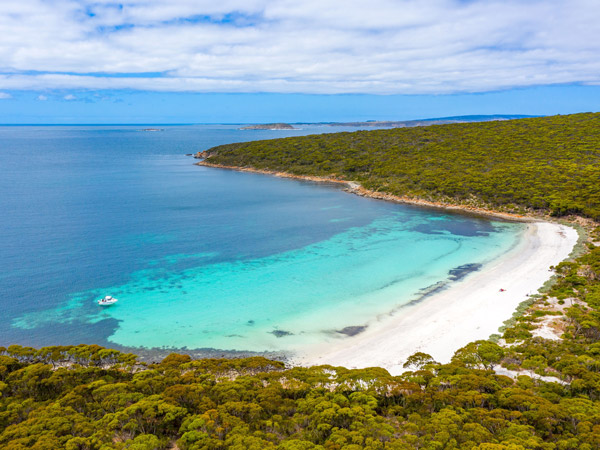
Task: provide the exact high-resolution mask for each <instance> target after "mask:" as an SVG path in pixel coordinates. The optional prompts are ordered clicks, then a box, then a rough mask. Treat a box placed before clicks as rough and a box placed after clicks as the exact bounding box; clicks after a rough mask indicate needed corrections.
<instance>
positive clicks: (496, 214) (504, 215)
mask: <svg viewBox="0 0 600 450" xmlns="http://www.w3.org/2000/svg"><path fill="white" fill-rule="evenodd" d="M195 164H196V165H197V166H204V167H211V168H215V169H225V170H233V171H236V172H249V173H258V174H262V175H271V176H275V177H279V178H291V179H294V180H304V181H314V182H317V183H336V184H340V185H344V186H346V190H347V191H348V192H350V193H352V194H355V195H359V196H361V197H367V198H372V199H376V200H384V201H388V202H394V203H403V204H407V205H415V206H422V207H426V208H435V209H443V210H448V211H455V212H459V213H467V214H473V215H477V216H485V217H493V218H497V219H503V220H510V221H518V222H536V221H538V220H539V219H537V218H535V217H530V216H526V215H522V214H515V213H508V212H500V211H494V210H492V209H486V208H480V207H476V206H470V205H462V204H460V205H457V204H451V203H443V202H433V201H429V200H423V199H419V198H412V197H404V196H399V195H392V194H386V193H384V192H378V191H373V190H370V189H365V188H364V187H362V186H361V185H360V184H359V183H356V182H354V181H347V180H340V179H337V178H332V177H320V176H315V175H294V174H291V173H288V172H281V171H277V170H266V169H254V168H251V167H240V166H226V165H223V164H214V163H211V162H207V161H206V160H202V161H199V162H197V163H195Z"/></svg>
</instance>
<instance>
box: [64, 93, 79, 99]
mask: <svg viewBox="0 0 600 450" xmlns="http://www.w3.org/2000/svg"><path fill="white" fill-rule="evenodd" d="M63 98H64V99H65V100H75V99H76V98H77V97H75V96H74V95H73V94H68V95H65V96H64V97H63Z"/></svg>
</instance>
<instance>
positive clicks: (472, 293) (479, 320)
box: [293, 222, 578, 375]
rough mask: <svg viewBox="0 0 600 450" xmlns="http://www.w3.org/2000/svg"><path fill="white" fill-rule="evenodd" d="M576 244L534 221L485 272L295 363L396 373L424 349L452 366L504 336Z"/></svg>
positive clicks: (559, 228) (565, 231) (573, 234)
mask: <svg viewBox="0 0 600 450" xmlns="http://www.w3.org/2000/svg"><path fill="white" fill-rule="evenodd" d="M577 239H578V235H577V231H576V230H575V229H573V228H571V227H568V226H564V225H558V224H554V223H548V222H535V223H529V224H527V229H526V231H525V232H524V235H523V239H522V240H521V242H520V243H519V244H518V245H517V246H516V247H515V248H513V249H512V250H510V251H509V252H508V253H506V254H505V255H504V256H503V257H501V258H499V259H498V260H496V261H494V262H491V263H490V264H488V265H486V266H485V267H483V268H482V269H481V270H480V271H478V272H475V273H473V274H470V275H469V276H467V277H466V278H465V279H464V280H462V281H460V282H457V283H455V284H453V285H452V286H451V287H450V288H448V289H446V290H444V291H441V292H439V293H437V294H435V295H432V296H431V297H429V298H426V299H425V300H423V301H422V302H421V303H419V304H417V305H413V306H409V307H406V308H402V309H401V310H399V311H398V312H397V313H396V314H394V315H392V316H389V317H386V318H384V319H380V320H379V321H377V322H374V323H370V324H369V327H368V328H367V330H366V331H365V332H363V333H361V334H359V335H356V336H353V337H344V338H337V339H335V340H333V341H329V342H324V343H322V344H319V345H317V346H314V347H311V348H309V349H306V350H305V351H303V352H302V353H301V354H299V355H298V356H297V357H296V358H295V359H294V360H293V362H294V363H295V364H298V365H320V364H331V365H334V366H345V367H348V368H363V367H372V366H378V367H384V368H386V369H387V370H388V371H389V372H390V373H391V374H394V375H396V374H400V373H402V372H404V371H405V370H406V369H404V368H403V367H402V365H403V364H404V362H405V361H406V358H407V357H408V356H410V355H412V354H413V353H415V352H417V351H421V352H425V353H429V354H430V355H432V356H433V357H434V359H436V360H437V361H439V362H448V361H449V360H450V359H451V358H452V355H453V354H454V352H455V351H456V350H458V349H459V348H461V347H462V346H464V345H466V344H468V343H469V342H472V341H475V340H477V339H487V338H488V337H489V336H490V335H491V334H494V333H497V332H498V328H499V327H500V326H502V324H503V322H504V321H505V320H507V319H509V318H510V317H511V316H512V314H513V312H514V311H515V309H516V308H517V306H518V305H519V304H520V303H521V302H523V301H524V300H526V299H527V296H528V295H529V294H534V293H536V292H537V290H538V289H539V288H540V287H541V286H542V285H543V284H544V283H545V282H546V281H547V280H548V279H549V278H550V277H551V276H552V275H553V272H551V271H550V270H549V267H550V266H554V265H557V264H558V263H559V262H561V261H562V260H564V259H565V258H567V257H568V255H569V254H570V253H571V251H572V249H573V246H574V245H575V244H576V243H577ZM501 288H502V289H505V291H504V292H501V291H500V289H501Z"/></svg>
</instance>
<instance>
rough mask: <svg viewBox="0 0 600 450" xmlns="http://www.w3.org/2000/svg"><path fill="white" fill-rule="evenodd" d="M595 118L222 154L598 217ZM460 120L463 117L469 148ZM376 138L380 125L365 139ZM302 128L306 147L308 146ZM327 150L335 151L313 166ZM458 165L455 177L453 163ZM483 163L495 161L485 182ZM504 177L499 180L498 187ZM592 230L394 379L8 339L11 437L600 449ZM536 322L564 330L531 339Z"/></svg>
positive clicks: (222, 445) (2, 390)
mask: <svg viewBox="0 0 600 450" xmlns="http://www.w3.org/2000/svg"><path fill="white" fill-rule="evenodd" d="M599 121H600V116H598V115H591V114H585V115H575V116H569V117H555V118H547V119H527V120H525V121H514V122H500V123H484V124H473V125H471V124H467V125H456V126H455V125H453V126H451V127H446V126H441V127H430V128H426V129H410V130H386V131H377V132H368V133H362V132H361V133H358V134H342V135H335V136H318V137H307V138H294V139H289V140H287V139H284V140H275V141H269V142H262V143H253V144H236V145H233V146H224V147H220V148H219V154H218V156H213V157H211V160H213V159H214V160H215V162H219V163H228V164H235V165H252V166H254V167H262V168H269V169H276V170H278V169H284V168H285V169H289V170H291V171H293V172H295V173H305V174H306V173H311V174H319V175H320V174H330V173H332V172H335V173H337V174H338V175H343V176H345V177H348V178H351V179H357V180H359V181H361V182H362V183H364V184H365V185H367V186H371V187H377V186H379V187H381V188H384V187H385V188H386V189H390V190H392V191H393V192H395V193H399V194H406V193H410V194H412V195H417V194H419V193H421V194H422V195H426V194H427V195H428V192H432V195H436V196H437V195H444V196H450V195H455V196H457V198H465V199H466V198H467V197H468V195H469V194H468V193H469V192H470V191H469V190H468V189H475V188H472V187H469V188H466V187H465V189H466V190H465V191H464V193H460V194H458V193H456V191H453V189H457V186H458V185H459V182H460V181H461V179H462V181H463V183H464V185H465V186H478V187H479V190H476V189H475V190H474V191H473V192H474V193H475V194H476V195H477V196H478V197H479V198H480V199H483V200H485V201H486V202H492V200H493V201H494V202H496V203H494V204H502V205H521V206H529V205H534V206H536V207H539V208H546V207H547V208H550V209H551V210H552V211H553V212H554V213H555V214H563V213H565V212H567V211H575V210H576V211H578V212H580V213H581V214H586V215H588V216H591V217H598V202H597V198H598V197H597V195H598V188H599V184H598V182H597V180H598V173H597V170H593V169H594V167H593V164H594V163H596V162H597V159H598V147H597V142H598V140H597V136H598V125H599ZM536 124H537V125H536ZM454 127H460V129H462V130H464V131H465V133H464V136H463V137H462V139H464V145H462V144H461V145H462V147H461V146H460V145H459V143H460V142H461V139H460V138H459V136H458V134H457V133H456V132H455V130H456V129H455V128H454ZM540 129H543V130H545V131H544V132H541V131H540ZM500 130H504V132H502V133H500ZM525 130H529V131H528V132H526V131H525ZM552 130H553V131H552ZM461 136H462V135H461ZM508 136H514V137H515V138H516V137H519V139H520V142H521V144H522V145H521V146H519V145H516V144H515V143H514V142H511V139H512V138H510V139H509V137H508ZM372 137H373V138H377V139H379V138H380V140H377V139H375V142H376V143H378V144H377V145H376V147H375V149H374V150H373V151H372V152H368V142H367V139H371V138H372ZM561 140H562V141H564V142H563V143H562V144H559V142H561ZM526 141H528V144H527V145H525V142H526ZM334 142H339V144H336V146H334V145H333V143H334ZM393 142H395V143H396V144H394V145H392V143H393ZM409 142H412V144H410V145H409ZM451 142H452V143H453V144H451ZM282 143H283V144H282ZM302 143H311V145H312V147H310V148H311V150H310V151H308V150H307V151H303V150H302V148H301V147H297V146H298V145H300V144H302ZM351 143H352V145H350V144H351ZM594 143H596V144H594ZM384 144H385V145H384ZM504 144H505V147H506V150H504V151H502V148H504V147H503V145H504ZM302 145H303V144H302ZM338 145H339V146H338ZM307 148H308V147H307ZM261 149H262V150H261ZM281 149H287V150H285V151H284V150H281ZM434 149H437V150H435V151H434ZM299 155H303V156H302V157H300V156H299ZM317 155H322V157H325V156H327V157H328V159H327V160H324V161H323V162H322V163H319V164H316V163H315V164H313V162H314V161H315V160H316V161H319V159H318V158H316V156H317ZM352 155H354V156H352ZM398 155H400V156H398ZM568 155H571V156H570V157H569V156H568ZM386 156H387V157H386ZM305 157H306V158H307V159H304V158H305ZM315 158H316V159H315ZM319 158H321V157H319ZM438 159H441V160H443V161H444V162H443V163H442V162H440V161H438ZM284 161H289V162H290V164H292V161H293V165H291V166H289V167H288V166H285V164H284ZM311 161H313V162H311ZM325 161H329V163H328V164H325ZM351 161H353V162H351ZM304 162H306V163H304ZM279 164H281V166H279ZM419 164H420V165H421V169H420V170H421V172H420V177H423V176H425V174H428V175H431V174H438V175H437V177H434V178H435V179H433V180H427V179H423V178H419V177H416V178H414V179H413V178H412V177H415V176H416V175H415V174H416V173H417V171H418V167H419ZM445 165H446V166H445ZM459 166H460V167H462V170H461V172H460V173H461V174H462V177H461V176H459V175H455V171H454V170H448V168H449V167H459ZM445 167H446V168H445ZM334 168H335V170H334ZM486 170H487V171H486ZM394 173H396V174H398V180H395V178H394V175H393V174H394ZM481 173H484V174H489V175H486V176H485V177H484V178H483V181H481V183H479V184H477V182H476V178H477V176H479V175H477V174H481ZM501 173H503V174H504V175H503V176H502V177H501V176H500V174H501ZM402 174H403V175H402ZM448 174H450V175H448ZM425 178H426V177H425ZM500 179H504V183H502V184H499V185H498V186H497V187H498V189H499V192H500V194H498V195H497V196H496V197H489V198H488V195H491V194H492V192H493V190H490V189H491V187H492V186H493V183H492V181H493V180H500ZM524 180H526V181H524ZM368 183H371V184H370V185H369V184H368ZM378 183H380V184H378ZM385 183H389V184H385ZM429 183H431V184H429ZM428 186H430V188H428ZM565 186H570V188H569V189H571V190H565ZM428 189H429V190H428ZM522 189H528V190H527V191H526V192H524V191H522ZM451 192H452V194H450V193H451ZM461 192H462V191H461ZM486 193H488V194H486ZM528 196H529V197H528ZM533 199H538V200H533ZM594 242H595V243H598V242H600V228H597V229H596V230H593V231H591V237H590V242H588V243H587V251H586V252H585V253H584V254H583V255H582V256H579V257H578V258H577V259H576V260H575V261H573V262H563V263H561V264H560V265H559V266H557V267H556V268H555V269H554V270H555V272H556V277H557V280H556V282H555V284H554V285H553V286H552V287H551V288H550V289H549V290H548V291H547V292H546V293H545V294H544V295H543V296H539V297H538V298H536V300H535V303H534V304H533V305H531V307H530V308H529V309H528V310H527V312H526V313H525V315H522V316H519V317H515V318H514V319H513V320H512V321H511V322H510V325H509V326H508V327H507V328H506V330H505V331H504V335H503V336H502V339H501V340H500V341H498V343H494V342H491V341H477V342H474V343H471V344H469V345H467V346H466V347H464V348H462V349H459V350H458V351H457V352H456V354H455V356H454V358H453V359H452V361H451V362H450V363H449V364H439V363H437V362H435V361H433V359H432V358H431V357H430V356H428V355H425V354H422V353H417V354H415V355H414V356H413V357H411V358H410V360H409V361H408V363H407V365H406V369H407V371H406V372H405V373H404V374H403V375H401V376H396V377H393V376H390V375H389V374H388V373H387V372H386V371H385V370H383V369H381V368H370V369H364V370H348V369H344V368H341V367H330V366H320V367H311V368H286V367H285V366H284V365H283V364H282V363H281V362H277V361H269V360H266V359H264V358H258V357H256V358H247V359H239V360H218V359H209V360H197V361H194V360H191V359H190V358H189V356H186V355H177V354H172V355H170V356H168V357H167V358H165V359H164V360H163V361H162V362H160V363H157V364H145V363H142V362H139V361H138V360H137V358H136V357H135V356H134V355H131V354H123V353H120V352H118V351H115V350H109V349H104V348H102V347H99V346H84V345H81V346H75V347H73V346H66V347H47V348H43V349H40V350H36V349H32V348H26V347H20V346H10V347H8V348H4V347H0V394H1V396H0V448H2V449H9V450H16V449H19V450H22V449H23V450H24V449H34V450H36V449H37V450H46V449H48V450H50V449H52V450H54V449H60V448H67V449H72V450H74V449H132V450H150V449H181V450H200V449H203V450H204V449H205V450H212V449H236V450H242V449H252V450H254V449H255V450H259V449H280V450H317V449H319V450H324V449H326V450H359V449H363V448H364V449H381V450H383V449H389V450H393V449H403V450H404V449H428V450H441V449H448V450H452V449H470V450H522V449H531V450H534V449H536V450H537V449H542V450H569V449H573V450H575V449H579V450H592V449H600V247H599V246H597V245H596V244H595V243H594ZM548 321H552V322H548ZM542 322H544V323H546V324H550V325H552V326H555V327H556V329H557V330H558V334H560V335H562V339H560V340H546V339H542V338H540V337H535V334H536V329H537V328H538V327H539V325H540V324H541V323H542ZM506 369H508V371H507V370H506ZM501 373H505V374H506V375H508V376H505V375H501ZM539 377H544V378H539Z"/></svg>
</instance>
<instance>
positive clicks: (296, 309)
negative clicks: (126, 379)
mask: <svg viewBox="0 0 600 450" xmlns="http://www.w3.org/2000/svg"><path fill="white" fill-rule="evenodd" d="M142 128H144V127H140V126H51V127H34V126H31V127H29V126H22V127H0V212H1V214H0V252H1V253H0V302H1V303H0V307H1V308H2V315H1V317H0V345H7V344H11V343H19V344H24V345H36V346H40V345H50V344H76V343H81V342H85V343H99V344H103V345H123V346H133V347H163V346H164V347H175V348H182V347H188V348H201V347H215V348H223V349H238V350H254V351H261V350H281V349H288V348H296V347H298V346H301V345H302V344H303V343H304V342H314V341H315V340H318V339H319V336H321V333H326V332H330V331H331V330H335V329H343V328H344V326H351V325H363V324H368V322H369V320H370V319H372V318H374V317H375V316H376V314H380V313H384V312H386V311H389V310H391V309H393V308H395V307H397V306H398V305H401V304H402V303H405V302H408V301H410V300H411V299H414V298H415V296H418V295H419V293H420V292H422V290H423V289H425V288H427V287H428V286H431V285H432V284H435V283H436V282H440V281H444V280H446V279H447V278H448V277H450V278H449V279H451V278H452V276H451V274H452V270H456V269H457V267H460V266H464V265H469V264H470V265H471V266H467V267H479V266H478V265H479V264H484V263H485V262H487V261H489V260H491V259H493V258H495V257H497V256H499V255H501V254H502V253H504V252H505V251H507V250H508V249H509V248H510V247H511V246H512V245H513V244H514V243H515V241H516V239H517V238H518V235H519V233H520V231H521V229H522V227H521V226H520V225H518V224H510V223H504V222H493V221H489V220H487V219H479V218H473V217H467V216H463V215H453V214H445V213H439V212H436V211H432V210H424V209H419V208H414V207H408V206H401V205H395V204H390V203H385V202H381V201H375V200H369V199H365V198H360V197H356V196H353V195H349V194H347V193H345V192H342V191H341V189H340V188H339V187H336V186H325V185H317V184H314V183H307V182H300V181H294V180H289V179H278V178H274V177H269V176H263V175H256V174H248V173H237V172H233V171H228V170H219V169H208V168H204V167H198V166H195V165H194V164H193V163H194V162H195V160H193V159H192V158H190V157H188V156H185V154H186V153H194V152H197V151H199V150H204V149H207V148H210V147H212V146H214V145H218V144H223V143H230V142H236V141H247V140H252V139H266V138H272V137H282V136H289V135H299V134H309V133H315V132H325V131H342V130H341V129H339V128H336V129H332V128H328V127H312V128H307V129H305V130H302V131H257V130H247V131H242V130H238V129H237V127H236V126H212V125H196V126H161V127H160V128H162V129H163V130H164V131H161V132H142V131H140V130H141V129H142ZM455 273H456V272H455ZM105 294H112V295H115V296H116V297H118V298H119V299H120V303H119V304H117V305H115V306H113V307H110V308H106V309H101V308H100V307H98V306H97V305H96V304H95V303H94V300H95V299H96V298H98V297H100V296H103V295H105ZM332 314H334V315H335V316H336V318H335V320H331V315H332ZM323 318H327V319H325V320H324V319H323ZM359 322H360V323H359ZM274 331H275V333H273V332H274ZM278 332H279V333H278Z"/></svg>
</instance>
